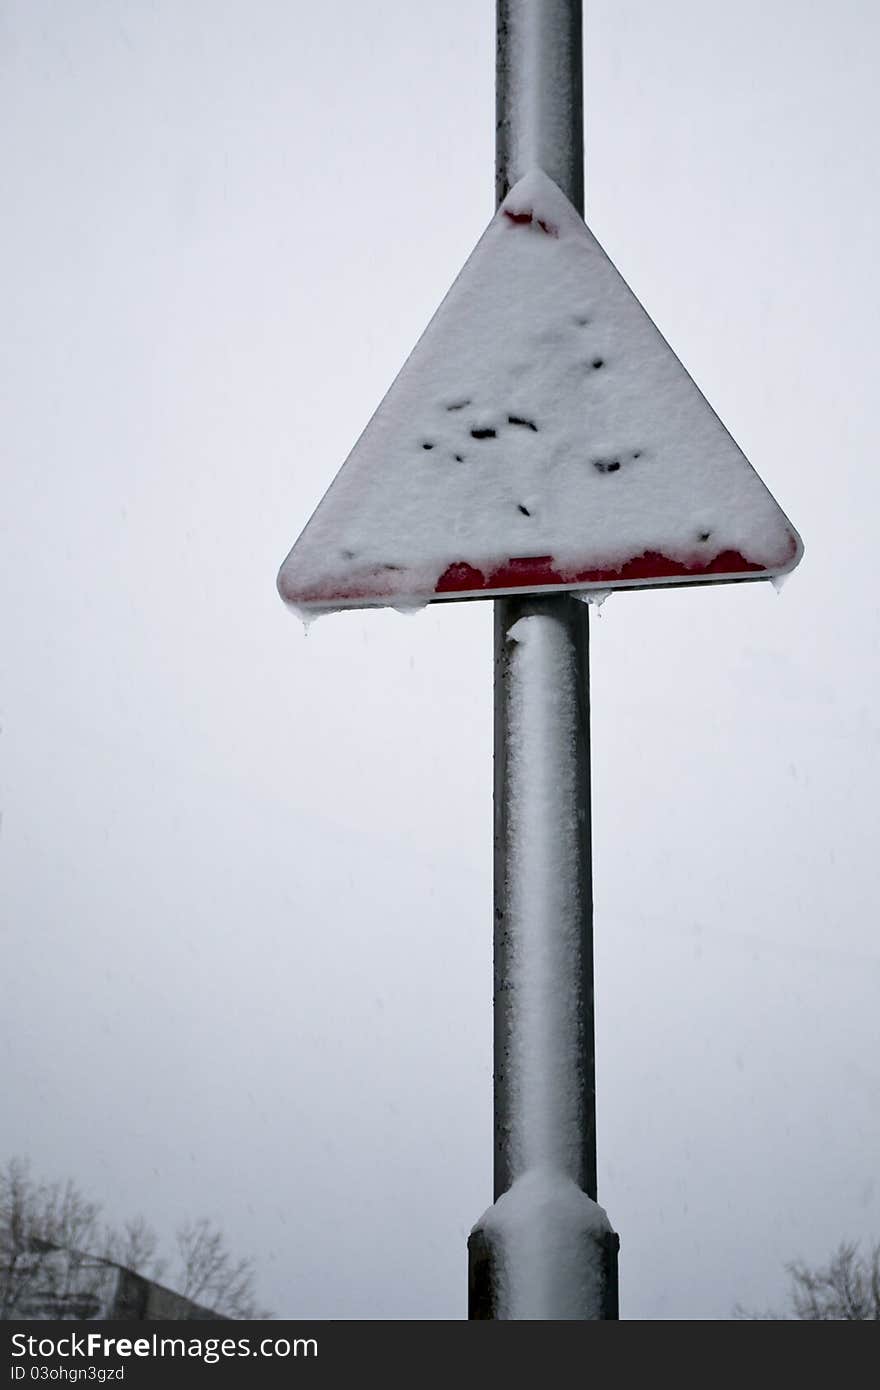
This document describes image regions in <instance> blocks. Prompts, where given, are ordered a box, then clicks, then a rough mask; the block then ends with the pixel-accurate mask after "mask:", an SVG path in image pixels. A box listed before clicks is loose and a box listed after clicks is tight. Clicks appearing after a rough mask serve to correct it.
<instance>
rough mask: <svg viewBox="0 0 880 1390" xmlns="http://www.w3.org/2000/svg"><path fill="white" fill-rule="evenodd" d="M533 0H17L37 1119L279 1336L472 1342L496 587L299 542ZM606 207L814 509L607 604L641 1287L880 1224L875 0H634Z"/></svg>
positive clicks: (721, 1298)
mask: <svg viewBox="0 0 880 1390" xmlns="http://www.w3.org/2000/svg"><path fill="white" fill-rule="evenodd" d="M493 9H494V7H493V6H492V5H490V4H489V3H472V2H470V0H449V3H446V4H444V5H433V6H429V5H413V4H411V3H406V2H405V0H374V3H371V4H369V5H364V4H355V3H342V4H339V5H334V6H316V5H312V4H308V5H307V4H304V3H282V0H247V3H244V0H71V2H70V3H64V4H62V3H58V0H55V2H54V3H52V2H51V0H2V3H0V64H2V84H0V85H2V95H0V101H2V117H0V128H2V132H3V133H2V176H3V186H4V188H5V190H6V198H5V205H6V206H5V214H4V219H3V230H2V250H3V255H2V274H3V286H2V296H3V306H4V307H3V333H2V353H3V364H2V367H3V369H2V376H3V382H4V392H5V403H4V409H3V416H2V418H3V425H2V430H3V449H2V467H3V483H4V486H3V494H4V507H3V510H2V521H0V525H2V548H0V575H2V578H0V583H2V594H3V604H2V632H0V682H2V683H0V722H2V734H0V750H2V771H0V811H2V831H0V882H2V932H3V935H2V961H3V968H2V976H0V990H2V1018H3V1021H2V1023H0V1067H2V1075H3V1090H4V1105H3V1125H2V1150H3V1153H2V1154H0V1157H3V1155H4V1154H5V1153H7V1152H8V1153H16V1152H17V1153H24V1154H29V1155H30V1156H31V1157H32V1158H33V1160H34V1163H35V1165H36V1168H37V1169H38V1171H40V1172H41V1173H43V1174H45V1175H47V1176H52V1175H59V1176H67V1175H68V1174H69V1175H72V1176H73V1177H74V1178H76V1179H77V1180H78V1181H79V1182H80V1183H81V1184H82V1186H83V1187H84V1188H86V1189H87V1190H88V1191H89V1192H91V1193H92V1194H94V1195H95V1196H97V1197H99V1198H101V1199H102V1200H103V1201H104V1203H105V1205H106V1208H107V1212H108V1215H110V1216H112V1217H114V1218H116V1219H123V1218H125V1217H127V1216H129V1215H131V1214H133V1213H135V1212H138V1211H140V1212H142V1213H143V1214H144V1215H145V1216H146V1217H147V1218H148V1219H149V1220H150V1221H151V1222H153V1223H154V1224H155V1225H157V1226H158V1227H159V1228H160V1229H161V1230H162V1231H164V1232H168V1231H169V1230H170V1229H171V1228H172V1227H173V1225H174V1224H175V1222H176V1221H177V1220H178V1219H179V1218H180V1217H181V1216H183V1215H196V1214H199V1213H201V1212H203V1211H204V1212H207V1213H209V1214H211V1215H213V1216H215V1217H216V1218H217V1219H218V1220H219V1221H220V1222H221V1223H222V1225H223V1227H224V1229H225V1230H226V1232H227V1233H228V1236H229V1240H230V1243H231V1244H232V1245H234V1246H235V1247H236V1248H237V1249H239V1250H240V1251H241V1252H242V1253H250V1254H253V1256H254V1257H255V1259H256V1261H257V1264H258V1267H259V1292H260V1295H261V1297H262V1298H263V1300H264V1301H265V1302H267V1303H268V1304H270V1305H271V1306H272V1307H273V1308H274V1310H275V1311H276V1313H277V1314H279V1315H280V1316H284V1317H324V1318H343V1319H348V1318H389V1319H392V1318H393V1319H398V1318H418V1317H431V1318H459V1317H463V1316H464V1315H465V1303H466V1287H465V1286H466V1279H465V1271H466V1259H465V1241H466V1236H467V1231H468V1229H469V1227H470V1226H471V1225H472V1224H473V1222H474V1221H476V1219H477V1218H478V1217H479V1215H480V1214H481V1212H482V1211H483V1210H484V1208H485V1207H486V1206H487V1205H488V1204H489V1202H490V1201H491V1068H492V1062H491V1050H490V1049H491V918H492V912H491V862H490V850H491V609H490V605H488V604H478V603H475V604H466V605H446V606H443V607H439V608H432V609H429V610H428V611H426V612H424V613H422V614H420V615H418V616H415V617H410V618H405V617H402V616H400V615H398V614H395V613H384V612H371V613H365V614H346V615H341V616H338V617H333V618H326V619H322V620H320V621H319V622H318V623H317V624H315V625H314V626H313V627H312V628H311V630H310V631H309V634H308V636H307V637H304V635H303V631H302V629H301V627H299V626H298V624H297V623H296V621H295V620H294V619H292V618H291V617H290V615H289V614H287V613H286V612H285V611H284V609H283V607H282V605H281V603H280V601H279V599H278V597H277V595H276V592H275V573H276V570H277V567H278V565H279V564H280V562H281V560H282V559H283V557H284V555H285V554H286V552H287V550H288V549H289V547H290V545H291V544H292V542H293V540H294V539H295V537H296V535H297V533H298V532H299V530H300V529H301V527H302V525H303V524H304V523H305V521H306V520H307V518H308V516H309V514H310V512H311V510H312V508H313V507H314V505H315V504H316V503H317V501H318V500H319V498H320V496H321V495H322V493H323V491H324V489H325V488H326V486H327V485H328V483H329V482H330V480H331V479H332V477H333V475H334V473H335V472H336V470H337V468H338V467H339V465H340V464H341V462H342V460H343V459H344V457H345V455H346V454H347V452H348V450H349V449H350V447H351V445H352V443H353V442H354V440H355V438H356V437H357V435H358V434H359V432H360V430H361V429H362V427H363V425H364V424H365V422H366V420H367V419H368V417H369V415H370V414H371V412H372V410H373V409H374V407H375V405H376V404H377V403H378V401H379V399H380V397H381V396H382V394H383V393H384V391H385V390H386V388H387V386H388V384H389V383H390V381H391V379H392V378H393V376H394V374H395V373H396V371H397V370H398V368H399V366H400V365H401V363H402V361H403V359H404V358H405V356H406V354H407V353H408V351H409V350H410V348H411V347H412V345H413V343H414V342H415V340H416V338H417V337H418V335H419V333H420V332H421V330H422V328H423V327H424V325H425V323H426V322H427V319H428V317H429V316H430V314H431V313H432V312H433V310H434V308H435V307H436V305H437V303H438V302H439V300H440V299H441V297H442V295H443V294H444V292H445V290H446V288H447V287H448V285H449V283H450V282H451V280H452V279H453V277H454V275H455V274H456V273H457V271H458V269H459V267H460V265H461V264H462V262H463V261H464V259H465V258H466V256H467V255H468V253H469V251H470V250H471V248H472V246H473V244H474V242H475V241H476V239H477V237H478V236H479V234H480V233H481V231H482V230H483V227H484V226H485V224H486V222H487V221H488V219H489V218H490V216H491V214H492V211H493V133H494V90H493V83H494V73H493V64H494V24H493ZM585 10H586V35H587V46H586V125H587V190H588V191H587V219H588V221H589V222H590V224H591V226H592V227H593V229H594V231H595V232H596V234H597V236H598V237H599V239H600V241H601V242H602V243H603V245H604V246H605V248H606V249H607V250H608V252H609V254H610V255H611V257H612V259H613V260H614V261H615V262H616V264H617V265H618V266H619V268H620V270H621V271H622V273H623V274H624V276H625V277H626V278H627V280H628V281H629V283H630V284H631V285H632V287H633V288H634V290H635V291H636V293H637V294H638V295H639V297H640V298H641V300H642V302H643V303H644V304H645V306H646V308H647V309H648V310H649V312H650V313H651V315H652V316H653V317H654V319H655V320H656V322H657V323H658V325H659V326H660V328H661V329H662V331H663V332H664V334H665V335H666V337H667V338H668V339H669V341H670V342H671V343H672V345H673V346H674V348H675V349H676V351H677V352H678V354H679V356H680V357H681V358H682V360H683V361H684V363H685V365H686V366H687V367H688V368H689V370H690V371H691V372H692V374H693V375H694V377H695V378H696V380H697V382H698V383H699V385H700V386H701V388H702V389H703V391H704V392H705V394H706V395H707V396H708V398H709V400H710V401H711V402H712V404H713V405H714V406H715V408H716V409H717V411H718V413H719V414H720V416H721V418H722V419H723V420H724V421H725V423H726V424H727V426H728V428H729V429H730V430H731V432H732V433H733V435H734V437H735V438H736V439H737V440H738V442H739V443H740V444H741V445H742V447H743V449H744V450H745V452H746V454H747V455H748V456H749V458H750V459H751V461H752V462H753V464H754V465H755V467H756V468H757V469H758V471H759V472H760V473H761V475H762V477H763V478H764V480H765V481H766V482H767V484H768V486H769V487H770V489H771V491H773V492H774V494H775V495H776V497H777V498H778V500H779V501H780V503H781V505H782V506H783V508H784V509H785V510H786V512H787V513H788V515H789V516H790V517H791V519H792V521H793V523H794V524H795V526H796V527H797V528H798V530H799V531H800V533H801V535H802V536H803V538H804V542H805V546H806V555H805V558H804V560H803V562H802V564H801V566H800V568H799V569H798V570H797V571H796V572H795V573H794V575H793V576H792V577H791V578H790V579H789V580H788V582H787V584H786V586H785V588H784V590H783V592H782V593H781V594H780V595H779V596H777V595H776V594H775V593H774V592H773V590H772V588H771V587H770V586H769V585H764V584H761V585H745V586H730V587H727V588H721V587H719V588H713V589H707V590H701V591H698V592H686V591H674V592H665V593H664V592H658V593H641V594H638V593H636V594H621V595H616V596H614V597H612V598H611V599H610V600H609V601H608V602H607V603H606V604H605V606H604V607H603V608H602V610H601V616H600V617H599V618H598V619H594V620H593V623H592V627H593V638H594V641H593V738H594V803H595V831H594V837H595V866H596V867H595V874H596V935H597V1008H598V1017H597V1027H598V1088H599V1184H600V1190H599V1197H600V1201H601V1202H602V1203H603V1205H605V1206H606V1208H607V1210H608V1212H609V1215H610V1217H611V1219H612V1221H613V1223H614V1225H615V1227H616V1229H617V1230H618V1231H619V1232H620V1234H621V1239H622V1251H621V1313H622V1316H624V1317H626V1318H725V1317H729V1316H730V1315H731V1313H732V1310H733V1307H734V1305H735V1303H736V1302H737V1301H740V1302H742V1303H745V1304H749V1305H753V1306H763V1305H767V1304H770V1303H776V1304H780V1303H781V1302H782V1299H783V1295H784V1286H785V1280H784V1273H783V1268H782V1267H783V1264H784V1262H785V1261H786V1260H789V1259H791V1258H793V1257H794V1256H798V1255H802V1256H804V1257H806V1258H807V1259H811V1260H820V1259H822V1258H824V1257H825V1256H826V1255H827V1254H828V1253H830V1251H831V1249H832V1248H833V1246H834V1245H835V1244H836V1243H837V1242H838V1240H840V1239H842V1238H857V1237H863V1238H873V1239H877V1238H878V1237H880V1186H878V1181H880V1164H878V1154H880V1060H878V1058H880V1048H878V1016H880V1010H878V998H880V945H878V940H877V919H878V911H877V908H878V888H877V878H876V838H877V811H876V786H877V781H878V772H880V768H878V762H880V720H878V715H877V708H876V691H877V688H878V676H880V670H878V665H880V661H878V640H877V639H878V622H880V609H878V599H877V586H876V574H875V569H876V556H875V519H876V516H877V511H878V503H880V487H878V482H877V474H876V458H875V454H876V443H875V436H876V425H875V420H874V415H875V411H876V401H877V387H876V375H877V372H876V324H877V315H878V307H880V305H878V283H877V261H876V228H877V215H878V194H877V183H876V166H877V146H876V141H877V134H876V132H877V130H878V128H880V109H878V108H880V96H878V88H877V83H876V68H877V57H878V40H880V12H878V9H877V7H876V6H875V5H873V4H871V3H868V0H865V2H864V3H860V0H842V3H839V4H837V5H835V6H833V7H830V6H827V5H819V4H813V3H809V4H808V3H801V2H797V3H796V2H795V0H770V3H768V0H741V3H740V4H738V5H736V6H729V5H722V4H709V5H707V4H704V3H697V0H667V3H664V4H663V5H657V4H655V3H653V0H629V2H627V0H614V2H613V3H612V0H587V4H586V6H585Z"/></svg>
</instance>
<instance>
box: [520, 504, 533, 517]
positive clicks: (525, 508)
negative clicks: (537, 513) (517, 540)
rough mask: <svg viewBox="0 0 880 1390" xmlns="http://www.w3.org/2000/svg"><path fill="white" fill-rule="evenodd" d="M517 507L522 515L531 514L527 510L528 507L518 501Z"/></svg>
mask: <svg viewBox="0 0 880 1390" xmlns="http://www.w3.org/2000/svg"><path fill="white" fill-rule="evenodd" d="M519 509H520V511H521V512H522V514H523V516H531V512H530V511H529V509H528V507H524V506H523V504H522V502H520V503H519Z"/></svg>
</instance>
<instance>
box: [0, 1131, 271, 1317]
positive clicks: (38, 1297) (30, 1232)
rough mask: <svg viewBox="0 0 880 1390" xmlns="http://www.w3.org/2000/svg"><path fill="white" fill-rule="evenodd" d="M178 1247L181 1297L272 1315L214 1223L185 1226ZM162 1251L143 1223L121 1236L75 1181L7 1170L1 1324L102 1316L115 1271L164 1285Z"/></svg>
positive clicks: (239, 1312) (173, 1274) (175, 1278)
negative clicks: (35, 1317) (31, 1317)
mask: <svg viewBox="0 0 880 1390" xmlns="http://www.w3.org/2000/svg"><path fill="white" fill-rule="evenodd" d="M176 1243H177V1255H178V1259H177V1260H176V1261H175V1263H174V1264H173V1265H172V1266H171V1268H170V1272H169V1276H168V1279H169V1284H170V1285H171V1287H172V1288H174V1289H175V1291H176V1292H178V1293H180V1294H182V1295H183V1296H184V1297H185V1298H188V1299H190V1300H191V1301H192V1302H194V1303H200V1304H202V1305H203V1306H207V1307H210V1308H211V1309H212V1311H214V1312H216V1313H221V1314H223V1315H224V1316H226V1317H229V1318H241V1319H245V1318H246V1319H252V1318H265V1317H269V1316H271V1315H270V1314H269V1313H268V1312H267V1311H266V1310H264V1309H262V1308H259V1307H258V1306H257V1304H256V1301H255V1299H254V1293H253V1284H254V1268H253V1264H252V1262H251V1261H250V1260H245V1259H236V1258H235V1257H234V1256H232V1255H231V1254H230V1252H229V1251H228V1249H227V1248H226V1242H225V1238H224V1236H223V1235H222V1233H221V1231H220V1230H219V1229H218V1228H217V1227H216V1226H214V1225H213V1224H212V1223H211V1221H210V1220H208V1218H207V1217H201V1218H199V1219H197V1220H194V1221H185V1222H184V1223H183V1224H182V1225H181V1226H180V1227H179V1228H178V1230H177V1232H176ZM158 1248H159V1242H158V1240H157V1237H156V1234H155V1232H154V1231H153V1230H152V1229H151V1227H150V1226H149V1225H148V1224H147V1223H146V1221H144V1219H143V1217H136V1218H135V1219H134V1220H131V1221H128V1222H126V1224H125V1225H124V1226H123V1227H122V1229H121V1230H114V1229H113V1228H112V1227H108V1226H105V1225H104V1224H103V1223H102V1222H101V1220H100V1207H99V1205H98V1203H96V1202H91V1201H89V1200H88V1199H87V1198H85V1197H84V1196H83V1194H82V1193H81V1192H80V1191H79V1189H78V1188H77V1187H76V1185H75V1184H74V1183H72V1182H70V1181H68V1182H65V1183H60V1182H56V1183H44V1182H38V1181H37V1180H36V1179H34V1178H33V1176H32V1175H31V1170H30V1166H29V1164H28V1163H27V1162H26V1161H25V1160H23V1159H19V1158H14V1159H11V1160H10V1161H9V1162H8V1163H7V1164H6V1165H5V1167H3V1168H2V1169H0V1319H10V1318H15V1317H18V1316H21V1313H20V1312H19V1311H17V1310H20V1309H22V1308H25V1307H31V1308H33V1307H34V1306H39V1308H40V1309H41V1313H40V1316H58V1317H68V1318H69V1317H80V1318H89V1317H94V1316H95V1311H96V1308H97V1307H98V1305H99V1303H100V1291H101V1289H102V1287H105V1286H106V1280H107V1270H108V1266H109V1265H111V1264H112V1265H122V1266H124V1267H125V1268H126V1269H130V1270H134V1272H135V1273H137V1274H142V1275H144V1276H145V1277H146V1278H148V1279H153V1280H158V1279H160V1278H161V1277H162V1276H163V1274H164V1271H165V1268H166V1265H165V1263H164V1261H163V1260H161V1259H160V1258H159V1257H158Z"/></svg>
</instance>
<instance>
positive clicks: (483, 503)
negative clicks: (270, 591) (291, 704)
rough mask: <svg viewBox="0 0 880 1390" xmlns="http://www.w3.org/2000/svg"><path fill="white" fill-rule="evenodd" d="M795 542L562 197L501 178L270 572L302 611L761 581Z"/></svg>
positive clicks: (529, 179) (790, 556)
mask: <svg viewBox="0 0 880 1390" xmlns="http://www.w3.org/2000/svg"><path fill="white" fill-rule="evenodd" d="M801 552H802V546H801V542H800V538H799V537H798V535H797V533H796V532H795V531H794V529H793V527H792V526H791V524H790V523H789V521H788V520H787V519H786V517H785V516H784V514H783V513H782V511H781V510H780V508H779V507H778V505H777V504H776V502H775V501H774V499H773V498H772V497H771V495H770V493H769V492H768V491H767V489H766V488H765V486H764V484H763V483H762V482H761V480H760V478H759V477H758V475H757V474H756V473H755V471H754V470H753V469H752V467H751V465H750V464H749V462H748V460H747V459H746V458H745V456H744V455H743V454H742V452H741V451H740V449H739V448H738V447H737V445H736V444H735V443H734V441H733V439H731V437H730V435H729V434H728V433H727V431H726V430H725V428H724V426H723V425H722V424H721V422H720V420H719V419H718V417H717V416H716V415H715V413H714V412H713V411H712V409H711V407H710V406H709V405H708V403H707V402H706V400H705V399H704V397H703V396H702V395H701V394H700V392H699V390H698V389H697V387H696V386H695V385H694V383H693V381H692V380H691V378H690V377H689V376H688V374H687V372H686V371H685V369H684V368H683V366H682V365H681V363H680V362H679V360H678V358H677V357H676V356H675V354H674V353H673V352H672V350H671V348H670V347H669V345H668V344H667V343H666V341H665V340H664V338H663V337H662V336H661V335H660V333H659V332H658V330H657V329H656V328H655V326H654V324H653V323H652V321H651V320H650V318H649V317H648V315H647V314H646V313H645V310H644V309H643V308H642V306H641V304H640V303H639V301H638V300H637V299H636V297H635V295H634V294H633V293H632V291H631V290H630V289H629V287H628V286H627V285H626V284H625V282H624V281H623V279H622V278H621V276H620V275H619V274H618V272H617V271H616V270H615V268H614V266H613V265H612V263H611V261H610V260H609V259H608V257H607V256H606V254H605V252H604V251H603V250H602V248H601V247H600V246H599V244H598V242H597V241H596V240H595V238H594V237H593V235H592V233H591V232H590V231H589V230H588V229H587V227H586V226H585V225H584V223H583V221H582V219H581V218H580V216H579V215H578V213H577V212H576V211H575V209H574V208H573V207H572V205H571V203H569V201H568V199H567V198H566V197H565V195H564V194H563V193H562V192H561V191H560V190H559V189H558V188H557V186H556V185H555V184H554V183H553V182H551V180H550V179H549V178H548V177H547V176H546V175H545V174H543V173H542V172H541V171H540V170H534V171H533V172H532V173H530V174H527V175H526V176H525V178H523V179H522V180H520V182H519V183H518V184H517V185H516V186H515V187H514V188H513V189H512V190H511V192H510V193H509V195H508V197H507V198H506V200H505V201H504V203H503V204H502V205H501V207H500V208H499V209H498V212H497V213H496V215H495V217H494V218H493V219H492V221H491V222H490V224H489V226H488V228H487V229H486V231H485V233H484V234H483V236H482V237H481V239H480V241H479V243H478V244H477V246H476V249H475V250H474V251H473V253H472V254H471V256H470V258H469V260H468V261H467V263H466V264H465V266H464V269H463V270H462V271H461V273H460V274H459V276H458V279H457V280H456V281H455V283H454V284H453V286H452V288H451V290H450V291H449V293H448V294H447V296H446V298H445V299H444V301H443V303H442V304H441V306H440V308H439V309H438V311H437V313H436V314H435V315H434V318H433V319H432V320H431V322H430V324H429V325H428V328H427V329H426V331H425V333H424V334H423V336H422V338H421V339H420V340H419V342H418V344H417V345H416V347H415V349H414V350H413V352H412V354H411V355H410V357H409V359H408V360H407V362H406V363H405V365H404V367H403V369H402V371H401V372H400V374H399V376H398V377H397V379H396V381H395V382H394V384H393V385H392V387H391V389H390V390H389V392H388V394H387V395H386V397H385V399H384V400H383V401H382V403H381V405H380V406H379V408H378V410H377V411H376V413H375V415H374V416H373V418H372V420H371V421H370V423H369V424H368V425H367V428H366V429H365V430H364V433H363V434H362V435H361V437H360V439H359V440H358V442H357V444H356V445H355V447H354V449H353V450H352V452H351V454H350V455H349V457H348V459H347V460H346V462H345V464H344V465H343V467H342V468H341V470H340V472H339V474H338V475H337V477H336V479H335V481H334V482H333V484H332V485H331V487H330V489H329V490H328V492H327V493H326V495H325V497H324V499H323V501H322V502H321V503H320V505H319V506H318V508H317V510H316V511H315V513H314V515H313V517H312V519H311V521H310V522H309V523H308V525H307V526H306V528H305V530H304V531H303V533H302V535H301V536H300V538H299V540H298V541H297V543H296V545H295V546H294V548H293V550H292V551H291V552H290V554H289V556H288V557H287V559H286V560H285V562H284V564H283V566H282V567H281V572H280V574H279V576H278V587H279V590H280V593H281V595H282V597H283V598H284V599H285V600H286V601H287V602H289V603H291V604H293V605H295V606H297V607H299V608H303V609H306V610H320V609H327V608H348V607H363V606H373V605H390V606H405V605H408V604H418V603H426V602H431V601H436V600H439V599H455V598H491V597H495V596H497V595H498V594H509V593H522V592H547V591H553V590H556V589H586V590H589V589H591V588H595V589H604V590H608V589H616V588H622V587H645V586H651V585H660V584H669V583H674V584H681V583H687V582H704V583H705V582H707V581H718V580H725V579H728V580H734V579H748V578H753V579H759V578H773V577H776V576H778V575H781V574H784V573H786V572H787V571H788V570H790V569H793V568H794V566H795V565H796V564H797V562H798V560H799V559H800V556H801Z"/></svg>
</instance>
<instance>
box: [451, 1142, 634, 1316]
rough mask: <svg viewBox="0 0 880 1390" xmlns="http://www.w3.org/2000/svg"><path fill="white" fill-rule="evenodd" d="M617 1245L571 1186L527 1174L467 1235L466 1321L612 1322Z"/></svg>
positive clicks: (602, 1218) (597, 1212) (555, 1177)
mask: <svg viewBox="0 0 880 1390" xmlns="http://www.w3.org/2000/svg"><path fill="white" fill-rule="evenodd" d="M619 1245H620V1242H619V1240H618V1238H617V1236H616V1235H615V1233H614V1232H613V1231H612V1229H611V1226H610V1224H609V1221H608V1218H607V1216H606V1214H605V1212H604V1211H603V1210H602V1208H601V1207H600V1206H598V1205H597V1204H596V1203H595V1202H594V1201H593V1200H592V1199H591V1198H590V1197H587V1195H586V1194H585V1193H584V1192H582V1191H581V1189H580V1188H579V1187H578V1186H577V1184H576V1183H574V1182H572V1181H571V1179H567V1178H565V1177H562V1176H561V1175H559V1174H554V1173H552V1172H551V1171H542V1170H540V1169H534V1170H532V1171H531V1172H529V1173H526V1174H524V1175H523V1176H522V1177H521V1178H518V1179H517V1181H516V1182H515V1183H514V1184H513V1186H512V1187H511V1188H510V1189H509V1191H507V1192H505V1193H504V1195H503V1196H502V1197H500V1198H499V1199H498V1201H497V1202H496V1203H495V1205H494V1206H493V1207H490V1209H489V1210H488V1211H487V1212H486V1213H485V1215H484V1216H483V1217H482V1219H481V1220H480V1221H479V1222H478V1223H477V1225H476V1226H475V1227H474V1229H473V1231H472V1232H471V1234H470V1237H469V1239H468V1317H469V1318H470V1319H481V1320H482V1319H495V1320H511V1319H515V1320H530V1319H531V1320H553V1321H577V1322H581V1321H589V1320H599V1319H616V1318H617V1317H618V1316H619V1313H618V1293H617V1251H618V1248H619Z"/></svg>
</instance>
